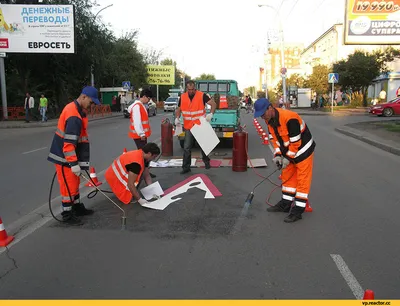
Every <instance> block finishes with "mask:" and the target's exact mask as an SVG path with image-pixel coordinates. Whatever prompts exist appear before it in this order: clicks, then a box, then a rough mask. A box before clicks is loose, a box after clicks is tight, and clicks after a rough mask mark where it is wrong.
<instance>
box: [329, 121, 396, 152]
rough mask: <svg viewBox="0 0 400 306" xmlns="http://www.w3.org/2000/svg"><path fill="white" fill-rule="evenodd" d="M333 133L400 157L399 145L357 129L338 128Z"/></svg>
mask: <svg viewBox="0 0 400 306" xmlns="http://www.w3.org/2000/svg"><path fill="white" fill-rule="evenodd" d="M335 131H337V132H339V133H341V134H344V135H346V136H349V137H353V138H355V139H358V140H361V141H363V142H365V143H368V144H369V145H372V146H374V147H377V148H379V149H382V150H384V151H387V152H389V153H392V154H395V155H399V156H400V145H399V144H398V143H397V142H395V141H392V140H387V139H383V138H381V137H377V136H375V135H373V134H371V133H368V132H365V131H360V130H358V129H354V128H351V127H349V126H342V127H340V128H335Z"/></svg>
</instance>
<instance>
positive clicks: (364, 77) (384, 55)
mask: <svg viewBox="0 0 400 306" xmlns="http://www.w3.org/2000/svg"><path fill="white" fill-rule="evenodd" d="M399 56H400V51H399V50H396V49H394V48H392V47H389V48H386V49H385V50H378V51H375V52H373V53H369V52H364V51H360V50H356V51H355V52H354V53H353V54H350V55H349V56H348V58H347V60H341V61H339V62H337V63H335V64H334V65H333V71H334V72H336V73H339V85H341V86H342V87H343V88H344V89H351V90H352V91H353V92H358V93H360V94H362V96H363V105H364V106H367V90H368V87H369V86H370V85H371V84H372V81H373V80H374V79H375V78H376V77H378V76H379V75H381V74H382V73H387V72H389V69H388V67H387V63H388V62H391V61H393V60H394V59H395V58H398V57H399Z"/></svg>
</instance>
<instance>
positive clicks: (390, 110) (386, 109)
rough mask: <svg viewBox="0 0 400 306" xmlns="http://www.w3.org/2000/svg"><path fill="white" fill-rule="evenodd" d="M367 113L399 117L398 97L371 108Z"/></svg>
mask: <svg viewBox="0 0 400 306" xmlns="http://www.w3.org/2000/svg"><path fill="white" fill-rule="evenodd" d="M369 113H370V114H373V115H378V116H385V117H391V116H393V115H400V97H397V98H395V99H393V100H391V101H389V102H386V103H382V104H376V105H373V106H371V108H370V109H369Z"/></svg>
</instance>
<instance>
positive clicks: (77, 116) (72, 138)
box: [47, 86, 100, 225]
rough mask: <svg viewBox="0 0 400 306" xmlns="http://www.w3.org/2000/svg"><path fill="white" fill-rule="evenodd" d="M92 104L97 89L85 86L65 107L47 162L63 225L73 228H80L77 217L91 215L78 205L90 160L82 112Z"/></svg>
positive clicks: (86, 120) (85, 117)
mask: <svg viewBox="0 0 400 306" xmlns="http://www.w3.org/2000/svg"><path fill="white" fill-rule="evenodd" d="M93 103H94V104H100V102H99V99H98V93H97V89H96V88H94V87H91V86H87V87H85V88H83V90H82V93H81V94H80V96H79V98H78V99H76V100H75V101H73V102H71V103H69V104H67V105H66V106H65V107H64V109H63V111H62V113H61V115H60V119H59V120H58V125H57V130H56V132H55V135H54V138H53V142H52V144H51V148H50V153H49V156H48V158H47V160H49V161H50V162H52V163H54V164H56V171H57V179H58V183H59V185H60V191H61V202H62V208H63V212H62V213H61V215H62V218H63V221H64V222H66V223H68V224H72V225H78V224H81V220H80V219H79V216H85V215H91V214H92V213H93V210H91V209H86V208H85V206H84V205H83V203H81V202H80V195H79V184H80V175H81V170H88V169H89V159H90V150H89V149H90V146H89V138H88V132H87V127H88V118H87V116H86V113H85V112H84V110H85V109H86V110H87V109H89V108H90V106H91V105H92V104H93Z"/></svg>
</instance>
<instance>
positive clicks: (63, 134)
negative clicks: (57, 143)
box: [56, 129, 65, 138]
mask: <svg viewBox="0 0 400 306" xmlns="http://www.w3.org/2000/svg"><path fill="white" fill-rule="evenodd" d="M56 133H58V134H60V135H61V137H63V138H64V136H65V133H64V132H63V131H61V130H60V129H57V130H56Z"/></svg>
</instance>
